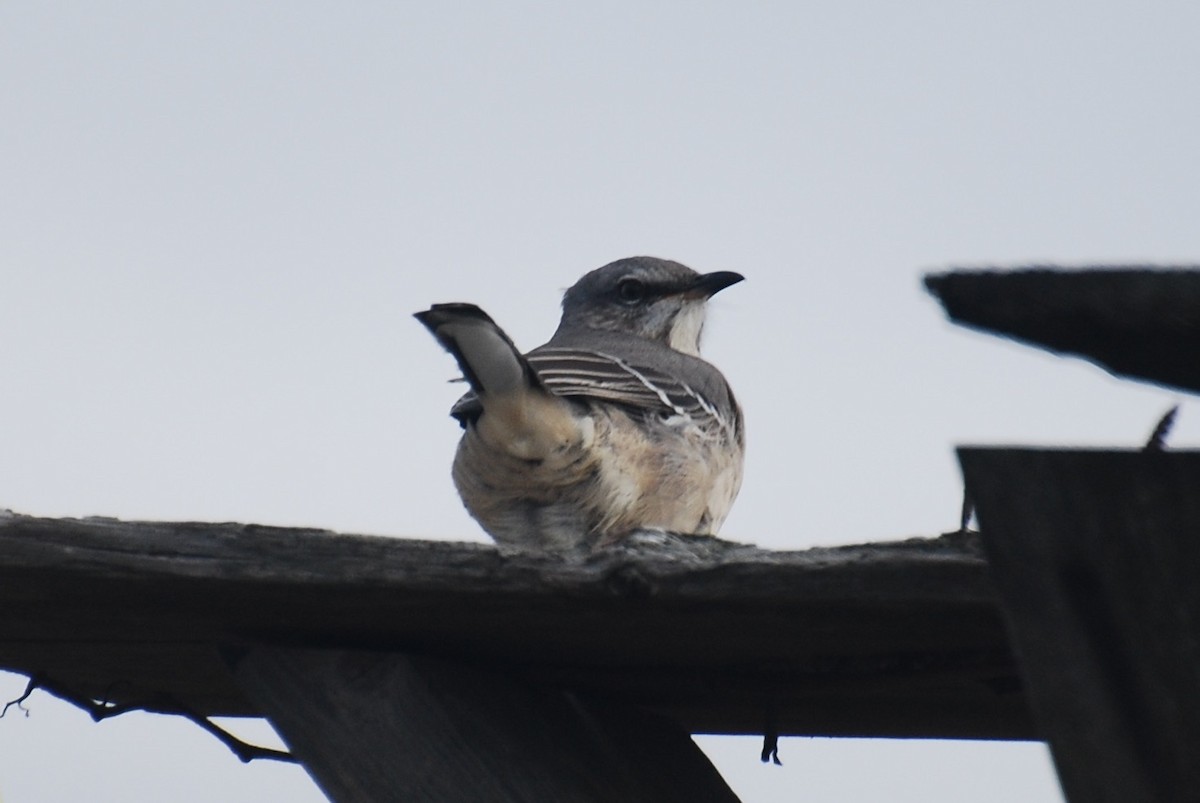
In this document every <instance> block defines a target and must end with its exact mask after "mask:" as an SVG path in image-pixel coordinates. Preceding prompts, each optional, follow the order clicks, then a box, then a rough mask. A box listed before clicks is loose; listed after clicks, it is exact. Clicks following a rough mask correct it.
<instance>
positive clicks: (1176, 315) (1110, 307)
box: [925, 266, 1200, 392]
mask: <svg viewBox="0 0 1200 803" xmlns="http://www.w3.org/2000/svg"><path fill="white" fill-rule="evenodd" d="M925 286H926V287H928V288H929V290H930V292H932V293H933V294H934V295H935V296H937V298H938V300H939V301H941V303H942V306H943V307H945V309H946V312H947V314H948V315H949V316H950V318H951V320H953V321H955V322H956V323H960V324H962V325H964V326H969V327H972V328H975V329H982V330H984V331H987V332H992V333H994V334H999V335H1003V336H1005V337H1011V338H1014V339H1016V340H1019V341H1021V342H1024V343H1028V344H1032V345H1035V346H1040V347H1042V348H1046V349H1050V350H1051V351H1055V352H1065V353H1067V354H1074V355H1078V356H1081V357H1084V358H1086V359H1088V360H1091V361H1092V362H1095V363H1098V364H1099V365H1100V366H1102V367H1103V368H1105V369H1106V370H1108V371H1111V372H1112V373H1114V374H1118V375H1124V376H1129V377H1134V378H1136V379H1144V380H1148V381H1150V382H1156V383H1158V384H1162V385H1169V386H1172V387H1176V388H1182V389H1184V390H1190V391H1193V392H1195V391H1200V360H1197V359H1196V354H1198V353H1200V267H1192V268H1174V269H1162V268H1155V267H1153V266H1132V267H1128V266H1127V267H1123V268H1119V269H1118V268H1113V267H1105V268H1097V269H1090V270H1064V269H1055V268H1047V267H1033V268H1027V269H1022V270H1004V271H1000V270H962V271H954V272H950V273H941V274H931V275H928V276H926V277H925Z"/></svg>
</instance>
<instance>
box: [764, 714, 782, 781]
mask: <svg viewBox="0 0 1200 803" xmlns="http://www.w3.org/2000/svg"><path fill="white" fill-rule="evenodd" d="M760 758H761V759H762V763H764V764H766V763H767V762H768V761H770V762H771V763H773V764H774V765H775V766H777V767H782V766H783V762H782V761H780V760H779V723H778V721H777V720H776V716H775V710H774V709H771V710H769V711H767V723H766V727H764V728H763V748H762V755H761V756H760Z"/></svg>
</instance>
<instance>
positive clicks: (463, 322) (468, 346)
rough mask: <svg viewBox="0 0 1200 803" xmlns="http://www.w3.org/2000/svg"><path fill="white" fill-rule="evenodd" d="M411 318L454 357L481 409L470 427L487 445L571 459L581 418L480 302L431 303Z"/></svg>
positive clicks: (582, 436) (583, 432)
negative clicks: (544, 382) (549, 387)
mask: <svg viewBox="0 0 1200 803" xmlns="http://www.w3.org/2000/svg"><path fill="white" fill-rule="evenodd" d="M416 318H417V320H419V321H420V322H421V323H423V324H424V325H425V326H426V328H428V329H429V331H430V332H432V333H433V336H434V337H436V338H437V339H438V342H439V343H441V344H442V345H443V346H445V348H446V350H447V351H449V352H450V353H451V354H452V355H453V356H454V359H455V360H457V361H458V367H459V368H461V369H462V372H463V376H464V377H466V380H467V382H469V383H470V385H471V389H472V390H473V391H475V395H476V396H477V397H478V404H479V410H480V414H479V416H478V417H477V419H476V417H475V416H471V417H470V418H471V420H474V421H475V432H477V433H478V435H479V437H480V438H482V439H483V441H484V442H486V443H487V444H488V445H489V446H490V447H491V448H494V449H499V450H501V451H502V452H505V453H507V454H509V455H512V456H514V457H517V458H519V459H521V460H533V461H546V460H548V459H551V458H554V457H555V456H558V458H560V459H570V450H571V448H572V447H574V446H577V445H579V444H581V443H582V442H583V441H584V440H586V439H587V438H588V437H589V432H590V430H588V429H587V424H586V423H585V421H584V420H583V419H580V418H578V417H577V416H576V415H575V414H574V413H573V411H572V409H571V406H570V404H569V403H568V402H567V401H566V400H565V399H563V398H560V397H558V396H555V395H554V394H553V393H550V392H549V391H547V390H546V389H545V388H544V387H543V386H542V383H541V381H540V380H539V379H538V375H537V372H535V371H534V370H533V368H532V367H531V366H530V365H529V361H528V360H526V359H525V358H524V357H523V356H522V355H521V352H519V351H517V347H516V346H515V345H513V342H512V340H511V339H510V338H509V336H508V335H506V334H505V333H504V330H503V329H501V328H500V327H499V326H497V325H496V322H495V321H493V320H492V319H491V318H490V317H489V316H488V314H487V313H486V312H484V311H483V310H481V309H480V308H479V307H477V306H475V305H474V304H434V305H433V306H432V307H430V308H429V309H428V310H426V311H424V312H418V313H416ZM460 405H461V402H460ZM455 415H456V417H457V415H458V414H457V413H456V414H455Z"/></svg>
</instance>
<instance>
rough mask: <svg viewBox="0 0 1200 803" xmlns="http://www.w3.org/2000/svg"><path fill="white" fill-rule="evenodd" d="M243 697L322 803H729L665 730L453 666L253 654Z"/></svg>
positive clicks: (703, 764)
mask: <svg viewBox="0 0 1200 803" xmlns="http://www.w3.org/2000/svg"><path fill="white" fill-rule="evenodd" d="M235 667H236V673H235V676H236V678H237V681H238V683H239V685H241V686H242V688H244V689H245V690H246V693H247V695H248V696H249V697H250V698H251V699H253V700H255V701H257V702H258V703H259V704H261V705H262V707H263V709H264V710H265V711H266V713H267V715H268V718H269V719H270V720H271V722H272V724H274V726H275V728H276V729H277V730H278V731H279V732H280V734H281V735H282V736H283V738H284V739H285V740H286V741H287V743H288V745H289V746H290V747H291V749H292V752H293V753H294V754H295V755H296V756H298V757H299V758H300V759H301V761H302V762H303V764H304V766H305V768H306V769H307V770H308V771H309V773H310V774H311V775H312V776H313V778H314V780H316V782H317V783H318V785H320V787H321V788H322V789H323V790H324V791H325V793H326V794H327V795H328V796H329V798H330V800H334V801H339V803H341V802H346V803H348V802H349V801H376V802H377V803H384V802H385V801H396V803H401V801H403V803H458V801H464V800H470V801H479V803H542V801H553V800H563V801H574V802H575V803H609V801H616V800H619V801H624V802H626V803H697V802H698V801H706V802H709V801H710V802H711V803H737V796H736V795H734V793H733V792H732V791H731V790H730V789H729V787H728V786H727V785H726V784H725V781H724V780H723V779H722V778H721V776H720V775H719V774H718V773H717V771H716V769H715V768H714V767H713V766H712V764H711V763H710V762H709V761H708V759H707V758H706V757H705V756H704V754H703V753H702V752H700V749H699V748H698V747H697V746H696V745H695V743H694V742H693V741H692V739H691V737H690V736H688V734H687V733H686V732H685V731H683V730H682V729H680V728H679V726H678V725H677V724H676V723H674V722H671V721H670V720H667V719H664V718H662V717H658V716H654V715H650V714H647V713H646V712H644V711H641V710H638V709H630V708H628V707H626V706H619V705H612V704H603V705H597V704H595V703H593V702H591V701H589V700H586V699H582V698H579V697H578V696H575V695H572V694H570V693H568V692H563V691H559V690H548V689H544V688H539V687H537V686H534V685H531V684H529V683H527V682H524V681H522V680H521V679H519V678H513V677H510V676H507V675H505V674H504V673H500V672H491V671H487V670H485V669H482V668H479V667H472V666H468V665H465V664H462V663H459V662H454V661H446V660H443V659H437V658H429V657H426V656H409V655H404V654H402V653H395V652H364V651H347V650H313V649H279V648H264V647H258V648H253V649H251V650H250V651H249V652H248V653H246V654H244V655H242V656H240V657H239V658H238V659H237V660H236V661H235Z"/></svg>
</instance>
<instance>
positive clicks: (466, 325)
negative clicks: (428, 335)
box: [413, 304, 540, 399]
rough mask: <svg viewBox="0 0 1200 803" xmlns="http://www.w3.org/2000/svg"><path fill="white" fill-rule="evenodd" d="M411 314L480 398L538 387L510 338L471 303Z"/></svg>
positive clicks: (489, 317) (442, 306) (439, 307)
mask: <svg viewBox="0 0 1200 803" xmlns="http://www.w3.org/2000/svg"><path fill="white" fill-rule="evenodd" d="M413 317H415V318H416V319H417V320H418V321H420V322H421V323H422V324H424V325H425V328H426V329H428V330H429V331H430V332H432V333H433V336H434V337H436V338H437V340H438V342H439V343H441V344H442V346H443V347H444V348H445V349H446V351H448V352H450V354H451V355H453V357H454V359H455V360H456V361H457V362H458V367H459V368H460V369H461V370H462V372H463V376H464V377H465V378H466V380H467V382H468V383H470V385H471V390H473V391H475V392H476V393H477V394H478V395H479V396H480V398H481V399H482V398H484V397H486V396H504V395H508V394H511V393H515V392H519V391H521V390H523V389H526V388H530V387H540V383H539V382H538V379H537V374H536V373H534V371H533V369H532V368H531V367H530V366H529V363H528V361H526V359H525V358H524V357H523V356H521V352H520V351H518V350H517V347H516V346H515V345H514V344H513V342H512V339H511V338H509V336H508V335H507V334H505V333H504V330H503V329H501V328H500V327H499V326H497V325H496V322H495V321H493V320H492V319H491V316H489V315H488V314H487V313H486V312H484V311H483V310H481V309H480V308H479V307H477V306H475V305H474V304H434V305H433V306H432V307H430V308H429V309H427V310H425V311H424V312H418V313H416V314H415V315H414V316H413Z"/></svg>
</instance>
